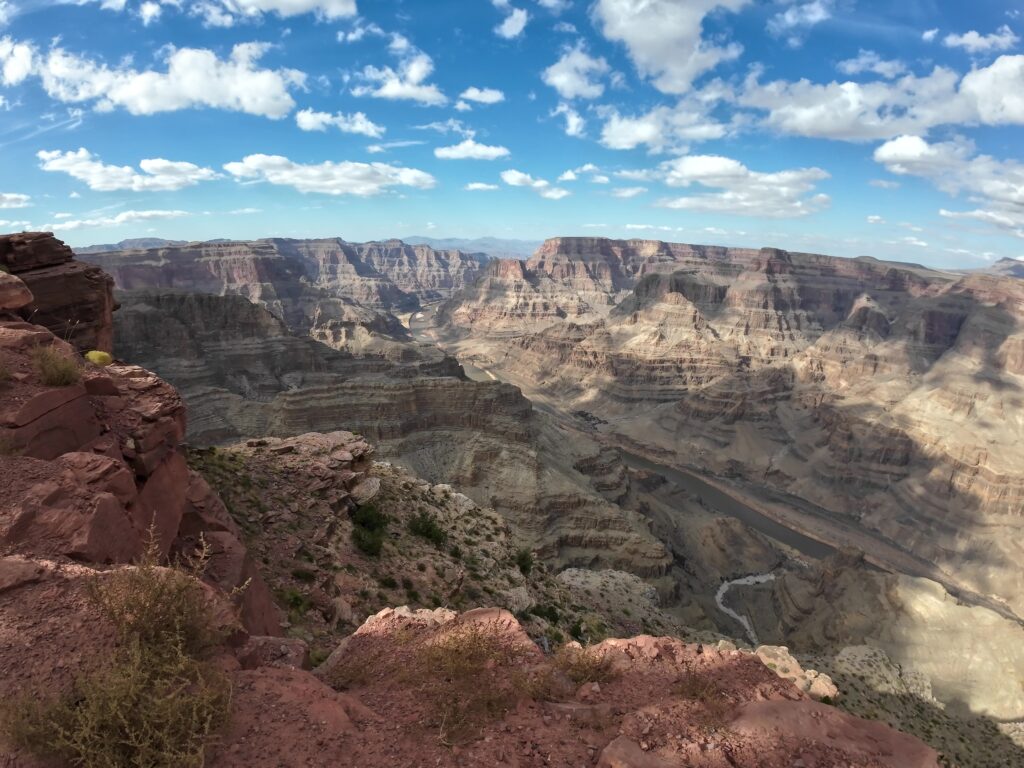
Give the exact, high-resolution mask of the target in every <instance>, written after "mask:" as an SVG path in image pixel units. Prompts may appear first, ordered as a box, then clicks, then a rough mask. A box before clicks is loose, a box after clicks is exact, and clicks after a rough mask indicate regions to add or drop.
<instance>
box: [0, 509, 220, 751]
mask: <svg viewBox="0 0 1024 768" xmlns="http://www.w3.org/2000/svg"><path fill="white" fill-rule="evenodd" d="M158 562H159V547H158V546H157V543H156V535H155V532H154V530H153V529H151V530H150V536H149V542H148V544H147V547H146V552H145V555H144V556H143V558H142V559H141V562H140V563H139V564H138V565H136V566H134V567H125V568H120V569H118V570H115V571H113V572H112V573H109V574H104V575H98V576H96V577H95V578H94V580H93V581H92V582H90V585H89V589H88V595H89V597H90V599H91V600H92V601H93V602H94V603H95V604H96V606H97V607H98V608H99V610H100V611H101V613H102V614H103V615H104V616H105V617H106V618H107V619H109V621H110V622H111V623H112V625H113V627H114V629H115V631H116V632H117V636H118V645H117V647H116V649H115V650H114V652H113V654H112V656H111V658H109V659H107V660H106V661H105V662H104V663H102V664H100V665H99V666H98V667H97V668H96V669H95V670H94V671H91V672H88V673H85V674H82V675H80V676H78V677H77V679H76V680H75V681H74V684H73V686H72V690H71V692H70V693H69V694H68V695H66V696H64V697H61V698H53V699H39V698H32V697H25V698H23V699H20V700H19V699H15V700H14V701H11V702H10V703H8V704H6V705H4V706H3V707H2V709H0V734H2V735H3V736H5V737H6V740H7V741H9V742H11V743H12V744H13V745H15V746H17V747H20V748H23V749H25V750H27V751H30V752H33V753H35V754H38V755H41V756H45V757H54V758H57V759H59V760H60V762H61V763H62V764H68V765H75V766H80V767H81V768H115V766H129V767H131V768H142V767H143V766H147V767H151V768H174V767H176V766H184V767H185V768H201V766H202V765H203V762H204V753H205V744H206V741H207V739H208V738H209V737H210V736H211V734H212V733H213V732H214V731H215V730H216V729H217V728H219V727H220V726H221V725H222V724H223V723H225V722H226V720H227V717H228V713H229V709H230V699H231V690H230V683H229V681H228V678H227V677H226V676H225V675H224V673H223V672H221V671H220V670H219V669H218V668H217V667H216V666H215V665H214V664H213V663H211V662H208V661H204V660H203V656H205V654H206V653H207V652H208V651H209V650H210V649H211V647H212V646H213V645H214V644H215V643H217V642H220V641H221V640H223V639H224V638H223V634H222V633H221V632H220V631H219V630H218V629H217V628H216V626H215V621H214V616H213V610H212V608H213V606H212V605H211V603H210V601H209V599H208V598H207V593H206V592H205V591H204V589H203V588H202V586H200V584H199V582H198V581H197V580H196V579H195V578H193V576H198V575H201V572H202V569H203V568H205V565H206V550H205V547H203V549H202V550H201V552H200V554H199V555H198V556H197V557H195V558H191V559H188V560H180V561H178V563H176V565H177V568H175V569H170V568H161V567H159V566H158Z"/></svg>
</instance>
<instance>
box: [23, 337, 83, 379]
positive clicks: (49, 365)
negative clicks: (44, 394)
mask: <svg viewBox="0 0 1024 768" xmlns="http://www.w3.org/2000/svg"><path fill="white" fill-rule="evenodd" d="M32 364H33V365H34V366H35V369H36V373H38V374H39V380H40V381H41V382H42V383H43V384H44V385H46V386H47V387H67V386H69V385H71V384H75V383H76V382H78V380H79V379H81V378H82V372H81V370H80V369H79V367H78V361H77V360H74V359H73V358H70V357H65V356H64V355H62V354H61V353H60V351H59V350H58V349H56V348H55V347H44V346H39V347H36V348H35V349H33V350H32Z"/></svg>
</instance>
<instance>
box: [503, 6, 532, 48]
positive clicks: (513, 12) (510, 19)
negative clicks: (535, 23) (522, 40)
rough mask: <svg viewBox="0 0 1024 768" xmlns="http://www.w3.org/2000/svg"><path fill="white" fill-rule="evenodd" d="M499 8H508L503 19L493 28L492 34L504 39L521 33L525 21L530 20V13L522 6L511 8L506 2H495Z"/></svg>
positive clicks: (524, 26)
mask: <svg viewBox="0 0 1024 768" xmlns="http://www.w3.org/2000/svg"><path fill="white" fill-rule="evenodd" d="M495 5H497V6H498V7H499V8H502V9H506V8H507V9H508V15H507V16H506V17H505V20H504V21H502V22H501V23H500V24H499V25H498V26H496V27H495V28H494V34H496V35H497V36H498V37H503V38H505V39H506V40H512V39H514V38H516V37H519V36H520V35H521V34H523V30H525V29H526V23H527V22H528V21H529V20H530V14H529V13H528V12H526V11H525V10H523V9H522V8H513V7H512V6H510V5H509V4H508V3H495Z"/></svg>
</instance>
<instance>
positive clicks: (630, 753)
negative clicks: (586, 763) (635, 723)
mask: <svg viewBox="0 0 1024 768" xmlns="http://www.w3.org/2000/svg"><path fill="white" fill-rule="evenodd" d="M676 765H677V764H676V763H672V762H669V761H668V760H663V759H661V758H660V757H658V756H657V755H652V754H650V753H647V752H644V751H643V750H642V749H640V745H639V744H637V743H636V742H635V741H633V740H632V739H627V738H626V737H625V736H619V738H617V739H615V741H613V742H612V743H611V744H609V745H608V746H607V747H605V748H604V750H603V751H602V752H601V759H600V760H598V762H597V768H676Z"/></svg>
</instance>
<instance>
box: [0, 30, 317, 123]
mask: <svg viewBox="0 0 1024 768" xmlns="http://www.w3.org/2000/svg"><path fill="white" fill-rule="evenodd" d="M269 49H270V46H269V45H267V44H265V43H240V44H239V45H236V46H235V47H234V48H232V49H231V55H230V56H229V57H228V58H227V59H220V58H218V56H217V54H216V53H214V52H213V51H210V50H207V49H204V48H178V49H168V53H167V55H166V67H167V69H166V71H163V72H160V71H156V70H137V69H134V68H132V67H131V66H130V65H129V64H127V63H122V64H120V65H118V66H117V67H110V66H108V65H106V64H103V63H99V62H96V61H93V60H91V59H88V58H85V57H82V56H78V55H77V54H74V53H70V52H68V51H66V50H65V49H63V48H61V47H60V46H57V45H55V46H54V47H52V48H50V49H49V50H48V51H46V52H45V53H44V52H40V51H38V50H36V49H35V48H34V47H33V46H32V45H31V44H26V43H15V42H14V41H12V40H10V39H7V38H5V39H4V40H0V64H2V69H3V80H4V83H5V84H6V85H16V84H18V83H20V82H22V81H23V80H25V79H27V78H28V77H30V76H34V77H36V78H38V79H39V81H40V83H41V85H42V87H43V90H44V91H46V93H47V95H49V96H50V97H51V98H52V99H55V100H57V101H60V102H63V103H89V102H91V103H92V104H93V105H94V106H95V108H96V109H97V110H98V111H101V112H109V111H111V110H114V109H118V108H120V109H124V110H127V111H128V112H130V113H131V114H134V115H152V114H156V113H158V112H173V111H176V110H181V109H193V108H199V107H210V108H214V109H225V110H230V111H236V112H246V113H248V114H252V115H262V116H264V117H270V118H274V119H276V118H281V117H284V116H285V115H287V114H288V113H289V112H291V110H292V108H293V107H294V106H295V102H294V100H293V99H292V97H291V94H290V92H289V91H290V90H291V89H292V88H297V87H302V86H303V85H304V84H305V81H306V76H305V74H303V73H302V72H299V71H298V70H294V69H263V68H260V67H259V66H258V62H259V60H260V58H261V57H262V56H263V55H264V54H265V53H266V52H267V51H268V50H269Z"/></svg>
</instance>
